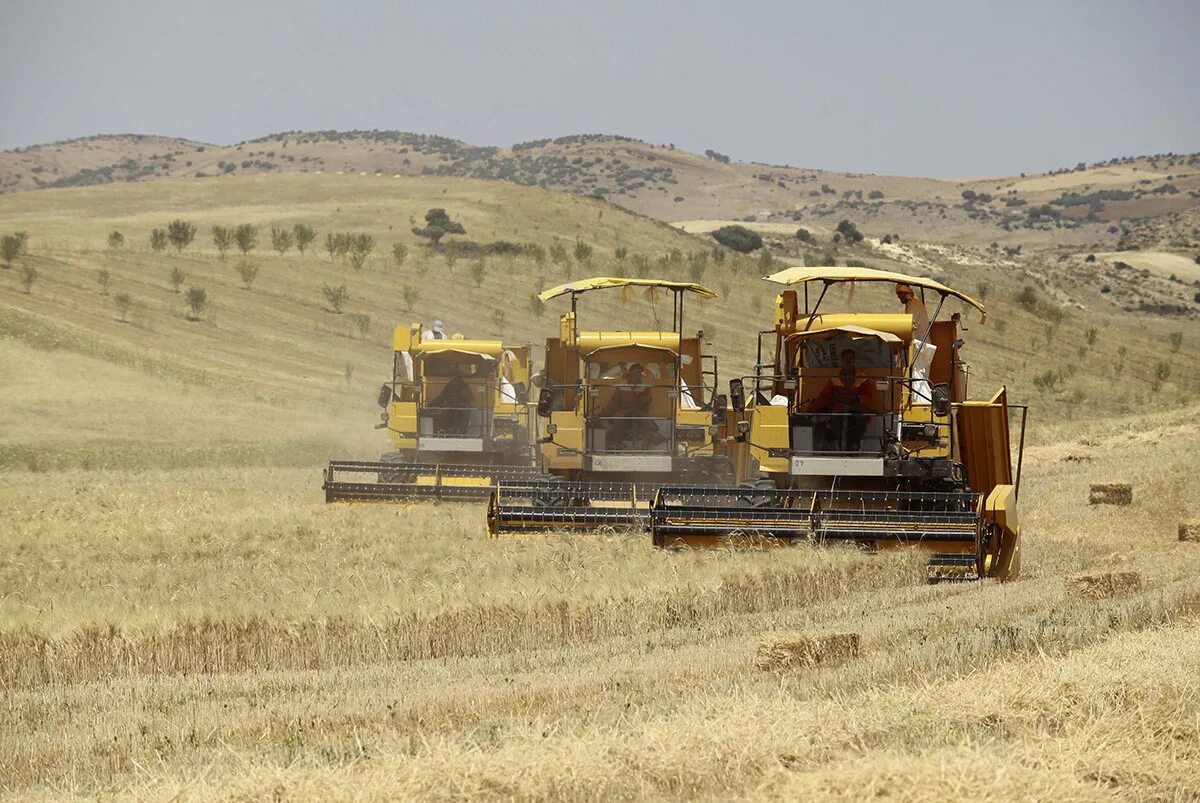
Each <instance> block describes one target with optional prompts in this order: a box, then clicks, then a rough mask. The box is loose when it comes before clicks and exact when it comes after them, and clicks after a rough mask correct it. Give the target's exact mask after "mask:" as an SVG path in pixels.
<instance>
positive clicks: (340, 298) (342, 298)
mask: <svg viewBox="0 0 1200 803" xmlns="http://www.w3.org/2000/svg"><path fill="white" fill-rule="evenodd" d="M321 292H322V293H323V294H324V295H325V300H326V301H327V302H329V311H330V312H332V313H333V314H335V315H341V314H342V307H344V306H346V302H347V301H349V300H350V293H348V292H347V291H346V285H344V284H339V285H338V286H337V287H330V286H329V285H327V284H323V285H322V286H321Z"/></svg>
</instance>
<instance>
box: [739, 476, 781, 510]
mask: <svg viewBox="0 0 1200 803" xmlns="http://www.w3.org/2000/svg"><path fill="white" fill-rule="evenodd" d="M774 490H776V488H775V480H773V479H771V478H770V477H751V478H750V479H746V480H742V481H741V482H739V483H738V498H737V505H738V507H769V506H770V505H771V503H772V502H773V501H774V497H773V494H770V493H763V491H774Z"/></svg>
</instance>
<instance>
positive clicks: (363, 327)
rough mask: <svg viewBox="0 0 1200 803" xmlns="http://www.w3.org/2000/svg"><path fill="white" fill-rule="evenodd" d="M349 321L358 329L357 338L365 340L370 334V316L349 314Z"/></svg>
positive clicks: (360, 313)
mask: <svg viewBox="0 0 1200 803" xmlns="http://www.w3.org/2000/svg"><path fill="white" fill-rule="evenodd" d="M350 320H351V321H353V322H354V326H355V327H356V328H357V329H358V335H359V337H361V338H362V339H363V340H366V339H367V335H369V334H371V316H370V315H368V314H367V313H365V312H353V313H351V314H350Z"/></svg>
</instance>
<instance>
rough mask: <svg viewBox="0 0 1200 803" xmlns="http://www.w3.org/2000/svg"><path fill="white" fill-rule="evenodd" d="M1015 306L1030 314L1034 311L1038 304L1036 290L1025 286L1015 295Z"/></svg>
mask: <svg viewBox="0 0 1200 803" xmlns="http://www.w3.org/2000/svg"><path fill="white" fill-rule="evenodd" d="M1017 304H1019V305H1020V306H1021V307H1023V308H1024V309H1027V310H1029V311H1030V312H1033V311H1035V310H1036V309H1037V304H1038V295H1037V290H1035V289H1033V286H1032V285H1028V284H1027V285H1025V286H1024V287H1023V288H1021V292H1020V293H1017Z"/></svg>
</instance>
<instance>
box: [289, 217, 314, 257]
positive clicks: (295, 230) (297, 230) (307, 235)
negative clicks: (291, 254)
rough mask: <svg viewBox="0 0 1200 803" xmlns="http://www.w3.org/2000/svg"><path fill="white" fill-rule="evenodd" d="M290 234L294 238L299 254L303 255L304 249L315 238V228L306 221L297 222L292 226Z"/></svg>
mask: <svg viewBox="0 0 1200 803" xmlns="http://www.w3.org/2000/svg"><path fill="white" fill-rule="evenodd" d="M292 235H293V236H294V237H295V239H296V250H297V251H299V252H300V256H304V249H306V248H308V247H309V246H310V245H312V244H313V241H315V240H316V239H317V230H316V229H314V228H313V227H312V226H310V225H308V224H307V223H297V224H296V225H295V226H292Z"/></svg>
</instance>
